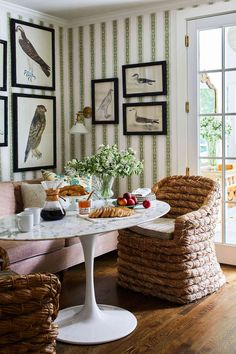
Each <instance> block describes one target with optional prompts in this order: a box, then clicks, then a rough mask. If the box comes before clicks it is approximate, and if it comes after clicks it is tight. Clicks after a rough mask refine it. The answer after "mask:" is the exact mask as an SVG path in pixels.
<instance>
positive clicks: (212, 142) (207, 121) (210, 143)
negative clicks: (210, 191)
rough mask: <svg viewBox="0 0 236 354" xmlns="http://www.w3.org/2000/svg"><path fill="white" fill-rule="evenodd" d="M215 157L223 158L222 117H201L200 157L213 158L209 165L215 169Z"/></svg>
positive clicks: (209, 160)
mask: <svg viewBox="0 0 236 354" xmlns="http://www.w3.org/2000/svg"><path fill="white" fill-rule="evenodd" d="M215 156H217V157H221V156H222V117H218V116H217V117H215V116H204V117H200V157H211V159H208V163H209V165H210V166H211V168H212V169H215V168H216V166H217V161H216V159H214V158H213V157H215Z"/></svg>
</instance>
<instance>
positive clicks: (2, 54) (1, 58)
mask: <svg viewBox="0 0 236 354" xmlns="http://www.w3.org/2000/svg"><path fill="white" fill-rule="evenodd" d="M6 89H7V42H6V41H3V40H0V91H6Z"/></svg>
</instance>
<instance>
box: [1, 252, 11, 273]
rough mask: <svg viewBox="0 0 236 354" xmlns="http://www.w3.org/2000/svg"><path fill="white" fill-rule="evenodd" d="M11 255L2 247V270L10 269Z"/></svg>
mask: <svg viewBox="0 0 236 354" xmlns="http://www.w3.org/2000/svg"><path fill="white" fill-rule="evenodd" d="M9 264H10V261H9V257H8V254H7V251H6V250H5V249H4V248H2V247H0V270H8V269H9Z"/></svg>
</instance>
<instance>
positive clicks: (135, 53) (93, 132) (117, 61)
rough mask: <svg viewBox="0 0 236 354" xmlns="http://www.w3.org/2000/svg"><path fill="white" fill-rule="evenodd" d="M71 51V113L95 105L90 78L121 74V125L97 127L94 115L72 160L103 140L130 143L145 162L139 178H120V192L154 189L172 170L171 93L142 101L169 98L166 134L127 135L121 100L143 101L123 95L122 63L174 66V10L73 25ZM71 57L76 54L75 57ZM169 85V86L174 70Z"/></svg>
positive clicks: (78, 139)
mask: <svg viewBox="0 0 236 354" xmlns="http://www.w3.org/2000/svg"><path fill="white" fill-rule="evenodd" d="M68 36H69V38H70V40H69V41H68V53H72V51H73V53H76V55H75V54H74V55H73V60H72V62H70V64H69V66H70V73H71V70H72V69H71V68H73V75H69V80H70V91H69V95H68V97H69V101H70V112H71V113H72V112H76V111H77V110H80V109H83V107H84V106H87V105H89V106H91V80H93V79H101V78H112V77H118V78H119V125H115V124H114V125H110V124H109V125H105V124H103V125H92V124H91V119H87V120H86V121H85V124H86V126H87V128H88V129H89V134H86V135H84V136H81V135H77V136H75V141H73V140H72V139H71V141H70V158H73V157H76V158H82V157H83V156H85V155H90V154H92V153H94V152H95V151H96V150H97V148H98V147H99V145H100V144H114V143H116V144H117V145H118V147H119V148H120V149H124V148H127V147H129V146H131V147H132V148H133V149H134V150H135V151H136V153H137V154H136V156H137V158H139V159H143V160H144V163H145V169H144V172H143V173H142V174H141V175H140V176H132V177H130V178H124V179H123V178H122V179H116V181H115V183H114V191H115V194H116V195H118V194H121V193H123V192H124V191H126V190H132V189H135V188H137V187H139V186H146V187H147V186H149V187H151V186H152V185H153V184H154V183H155V182H156V181H157V179H161V178H163V177H164V176H166V175H170V174H171V135H170V133H171V132H170V107H169V95H170V92H169V91H168V96H163V97H162V96H157V97H152V98H150V97H142V101H143V102H149V101H163V100H166V101H167V107H168V109H167V111H168V117H167V120H168V134H167V136H150V135H144V136H135V135H132V136H125V135H123V113H122V104H123V103H125V102H128V101H129V102H139V101H140V99H138V98H135V97H134V98H133V97H132V98H129V99H124V98H123V93H122V65H124V64H129V63H130V64H131V63H138V62H149V61H155V60H167V67H168V64H169V12H168V11H166V12H155V13H147V14H143V15H142V14H140V15H139V16H136V15H135V16H129V17H119V18H117V19H111V20H110V19H109V20H107V21H102V22H96V23H92V24H86V25H83V26H79V25H78V27H77V26H75V27H73V28H69V29H68ZM70 60H71V58H70ZM167 72H168V75H167V86H168V90H169V86H170V85H169V81H170V77H169V73H170V71H169V70H168V71H167Z"/></svg>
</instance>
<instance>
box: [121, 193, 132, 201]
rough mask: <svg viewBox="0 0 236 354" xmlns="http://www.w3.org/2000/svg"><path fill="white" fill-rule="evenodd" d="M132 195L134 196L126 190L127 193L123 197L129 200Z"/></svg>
mask: <svg viewBox="0 0 236 354" xmlns="http://www.w3.org/2000/svg"><path fill="white" fill-rule="evenodd" d="M131 197H132V196H131V194H130V193H128V192H126V193H124V194H123V198H125V199H127V200H129V199H131Z"/></svg>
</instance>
